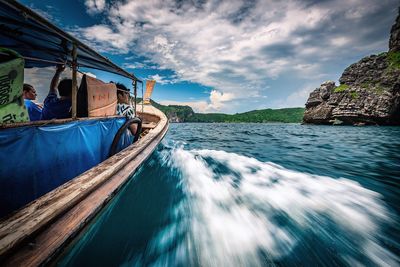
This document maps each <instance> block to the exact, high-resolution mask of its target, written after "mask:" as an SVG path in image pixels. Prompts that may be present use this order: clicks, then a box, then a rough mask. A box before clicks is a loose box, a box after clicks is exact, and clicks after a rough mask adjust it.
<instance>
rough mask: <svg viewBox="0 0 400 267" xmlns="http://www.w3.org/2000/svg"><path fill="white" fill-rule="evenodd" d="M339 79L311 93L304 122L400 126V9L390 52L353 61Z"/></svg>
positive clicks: (391, 39)
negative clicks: (337, 81)
mask: <svg viewBox="0 0 400 267" xmlns="http://www.w3.org/2000/svg"><path fill="white" fill-rule="evenodd" d="M339 82H340V85H339V86H336V85H335V82H333V81H328V82H325V83H323V84H322V85H321V86H320V87H319V88H317V89H315V90H314V91H313V92H312V93H311V94H310V97H309V99H308V100H307V103H306V110H305V112H304V118H303V121H304V123H314V124H377V125H400V9H399V15H398V17H397V19H396V22H395V24H394V25H393V27H392V30H391V35H390V40H389V51H388V52H385V53H382V54H379V55H372V56H369V57H365V58H363V59H361V60H360V61H359V62H357V63H355V64H352V65H351V66H349V67H348V68H346V69H345V71H344V72H343V74H342V76H341V77H340V79H339Z"/></svg>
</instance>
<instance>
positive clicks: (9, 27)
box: [0, 0, 143, 119]
mask: <svg viewBox="0 0 400 267" xmlns="http://www.w3.org/2000/svg"><path fill="white" fill-rule="evenodd" d="M1 5H2V7H0V36H4V39H5V41H4V42H7V41H9V44H4V43H3V41H0V46H3V47H6V48H10V49H13V50H15V51H17V52H18V53H19V54H21V56H22V57H23V58H24V59H25V60H27V62H29V63H30V64H31V65H32V66H33V65H35V64H42V65H47V66H48V65H54V64H67V65H69V66H71V67H72V87H73V88H72V118H73V119H76V111H77V90H78V86H77V71H78V68H79V67H87V68H93V69H98V70H103V71H106V72H111V73H114V74H118V75H121V76H123V77H126V78H129V79H131V80H132V86H133V91H134V92H133V93H134V98H135V101H134V102H135V103H134V105H135V112H136V98H137V83H138V82H139V83H142V84H143V82H142V81H141V80H139V79H138V78H137V77H136V76H135V75H134V74H133V73H129V72H127V71H125V70H124V69H122V68H121V67H119V66H118V65H116V64H114V63H113V62H112V61H110V60H109V59H108V58H106V57H104V56H102V55H101V54H99V53H98V52H96V51H95V50H93V49H91V48H90V47H89V46H87V45H85V44H84V43H82V42H81V41H79V40H78V39H76V38H75V37H73V36H72V35H70V34H68V33H66V32H65V31H63V30H61V29H60V28H58V27H57V26H55V25H53V24H52V23H51V22H49V21H47V20H46V19H45V18H43V17H42V16H40V15H39V14H37V13H35V12H34V11H32V10H31V9H29V8H27V7H25V6H24V5H22V4H20V3H18V2H17V1H15V0H2V1H1ZM24 31H25V32H24ZM35 34H36V35H35ZM10 40H11V41H10ZM29 40H33V41H37V42H36V43H35V42H29ZM14 41H15V43H16V44H15V43H14V44H11V43H10V42H14ZM40 42H42V43H40ZM35 54H37V55H38V56H34V55H35ZM49 58H50V59H49ZM32 62H33V63H32Z"/></svg>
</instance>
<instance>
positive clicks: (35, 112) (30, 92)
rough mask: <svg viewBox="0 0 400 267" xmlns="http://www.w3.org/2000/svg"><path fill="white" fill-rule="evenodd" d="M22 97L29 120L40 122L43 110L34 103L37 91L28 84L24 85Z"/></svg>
mask: <svg viewBox="0 0 400 267" xmlns="http://www.w3.org/2000/svg"><path fill="white" fill-rule="evenodd" d="M22 89H23V92H22V95H23V97H24V102H25V107H26V109H27V110H28V114H29V120H30V121H38V120H40V118H41V116H42V108H41V107H40V106H39V105H37V104H36V103H34V102H33V101H32V100H36V96H37V93H36V89H35V88H34V87H33V86H32V85H30V84H27V83H24V85H23V88H22Z"/></svg>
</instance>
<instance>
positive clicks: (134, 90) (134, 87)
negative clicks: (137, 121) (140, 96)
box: [132, 80, 137, 117]
mask: <svg viewBox="0 0 400 267" xmlns="http://www.w3.org/2000/svg"><path fill="white" fill-rule="evenodd" d="M132 85H133V95H134V97H135V101H134V107H135V117H136V116H137V115H136V97H137V80H133V83H132Z"/></svg>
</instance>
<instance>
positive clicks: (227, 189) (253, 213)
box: [153, 147, 398, 266]
mask: <svg viewBox="0 0 400 267" xmlns="http://www.w3.org/2000/svg"><path fill="white" fill-rule="evenodd" d="M167 151H168V150H165V151H163V152H162V153H161V155H160V157H161V158H163V159H164V162H165V160H166V161H167V162H166V163H167V164H168V165H169V166H170V167H171V168H172V169H174V170H175V171H178V172H180V173H181V178H182V184H181V186H182V190H183V191H184V194H185V196H186V200H185V201H186V203H185V205H186V208H183V207H182V205H181V206H177V207H176V209H174V210H173V213H174V215H173V217H175V218H176V217H177V216H178V217H186V223H187V225H185V227H186V230H187V232H186V237H185V238H183V239H182V240H183V241H181V243H180V244H179V245H178V246H177V251H179V250H181V251H184V252H185V253H182V255H181V256H183V257H184V258H185V259H179V253H176V254H174V258H175V257H177V258H175V262H185V261H187V259H188V258H190V259H191V261H194V262H197V264H199V265H201V266H262V265H265V264H273V263H279V262H282V261H285V259H287V258H290V257H291V256H292V255H291V254H292V252H293V250H296V249H297V247H298V246H304V245H306V246H310V247H312V246H315V245H317V246H326V247H328V254H330V255H328V256H329V257H330V258H331V260H332V258H336V259H335V260H336V262H343V263H347V264H349V265H354V264H362V265H364V264H374V265H376V264H377V265H387V266H394V265H396V264H397V262H398V258H397V257H396V256H395V255H393V254H392V253H391V252H390V251H388V250H386V249H385V248H383V247H382V244H381V239H382V238H381V237H382V236H381V235H382V233H381V231H380V225H381V224H382V223H383V222H386V223H387V222H389V221H390V216H389V214H388V210H387V209H386V208H385V205H384V203H383V201H382V200H381V196H380V195H379V194H378V193H376V192H373V191H371V190H368V189H365V188H363V187H362V186H360V184H358V183H357V182H354V181H352V180H348V179H345V178H340V179H334V178H330V177H324V176H317V175H311V174H307V173H300V172H296V171H292V170H288V169H285V168H283V167H281V166H279V165H276V164H273V163H269V162H260V161H258V160H256V159H254V158H250V157H245V156H241V155H237V154H234V153H227V152H224V151H215V150H185V149H184V148H183V147H178V148H174V149H173V150H171V151H168V152H167ZM163 153H164V155H163ZM165 153H171V154H170V155H166V154H165ZM180 213H181V214H180ZM172 221H174V220H172ZM167 229H169V230H167V231H165V230H164V231H162V232H160V234H159V235H158V236H157V237H156V238H155V239H154V240H153V243H154V244H157V246H158V245H162V243H163V242H164V241H163V240H165V239H167V240H168V239H173V238H172V236H173V235H174V234H176V231H178V229H179V227H177V226H176V225H174V226H172V225H170V226H169V228H167ZM180 234H182V233H180ZM309 236H317V237H318V238H317V239H318V240H314V244H306V242H304V241H305V240H308V238H309ZM321 256H322V255H321ZM305 257H306V256H305ZM163 258H164V257H163ZM164 259H165V258H164ZM320 260H321V262H320V263H323V262H324V261H325V259H323V258H322V257H321V259H320ZM165 263H166V262H162V260H161V261H159V262H158V263H156V264H155V265H164V264H165Z"/></svg>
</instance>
